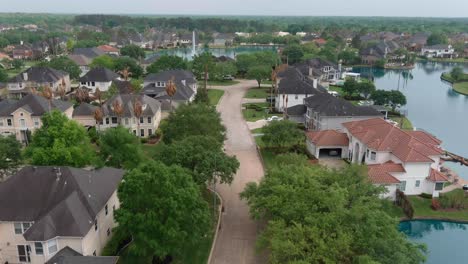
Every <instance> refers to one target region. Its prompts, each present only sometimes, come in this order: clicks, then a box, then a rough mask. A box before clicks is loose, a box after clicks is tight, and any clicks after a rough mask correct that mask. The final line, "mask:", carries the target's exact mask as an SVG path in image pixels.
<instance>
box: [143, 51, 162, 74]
mask: <svg viewBox="0 0 468 264" xmlns="http://www.w3.org/2000/svg"><path fill="white" fill-rule="evenodd" d="M159 58H161V55H159V54H154V55H151V56H150V57H148V58H145V59H144V60H143V61H142V62H141V67H143V69H144V70H145V71H146V68H148V66H150V65H151V64H153V63H155V62H156V61H158V60H159Z"/></svg>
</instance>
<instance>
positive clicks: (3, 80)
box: [0, 67, 8, 82]
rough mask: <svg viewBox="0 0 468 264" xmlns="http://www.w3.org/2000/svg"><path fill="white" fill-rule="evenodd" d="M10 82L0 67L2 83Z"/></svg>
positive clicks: (0, 80)
mask: <svg viewBox="0 0 468 264" xmlns="http://www.w3.org/2000/svg"><path fill="white" fill-rule="evenodd" d="M6 81H8V74H7V73H6V71H5V70H4V69H3V68H1V67H0V82H6Z"/></svg>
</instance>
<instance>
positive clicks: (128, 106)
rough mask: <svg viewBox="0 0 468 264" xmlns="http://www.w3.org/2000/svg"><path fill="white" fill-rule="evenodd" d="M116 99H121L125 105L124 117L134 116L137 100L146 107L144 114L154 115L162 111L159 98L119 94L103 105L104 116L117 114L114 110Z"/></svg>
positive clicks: (123, 105)
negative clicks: (134, 106)
mask: <svg viewBox="0 0 468 264" xmlns="http://www.w3.org/2000/svg"><path fill="white" fill-rule="evenodd" d="M115 100H119V101H120V103H121V104H122V107H123V110H124V112H123V115H122V117H134V116H135V115H134V112H133V105H134V102H135V101H137V100H138V101H140V103H141V104H142V105H143V106H146V107H144V109H143V116H154V115H155V114H156V113H157V112H158V111H161V103H159V102H158V100H156V99H154V98H151V97H149V96H146V95H142V94H117V95H114V96H113V97H112V98H110V99H109V100H107V102H106V103H105V104H104V105H103V106H102V110H103V113H104V116H115V114H114V112H113V111H112V109H113V106H112V104H113V103H114V101H115Z"/></svg>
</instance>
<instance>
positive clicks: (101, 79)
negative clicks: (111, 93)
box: [79, 67, 120, 93]
mask: <svg viewBox="0 0 468 264" xmlns="http://www.w3.org/2000/svg"><path fill="white" fill-rule="evenodd" d="M119 77H120V76H119V75H118V74H117V73H115V72H113V71H111V70H109V69H107V68H104V67H96V68H93V69H91V70H90V71H89V72H87V73H86V74H85V75H83V76H82V77H81V78H80V80H79V81H80V85H81V87H85V88H87V89H90V90H91V92H92V93H94V92H95V91H96V88H99V90H100V91H104V92H105V91H108V90H109V88H110V86H111V85H112V82H113V81H114V80H116V79H118V78H119Z"/></svg>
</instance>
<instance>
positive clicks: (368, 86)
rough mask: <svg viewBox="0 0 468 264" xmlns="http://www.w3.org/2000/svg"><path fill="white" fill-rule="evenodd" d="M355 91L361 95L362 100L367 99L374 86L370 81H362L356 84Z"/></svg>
mask: <svg viewBox="0 0 468 264" xmlns="http://www.w3.org/2000/svg"><path fill="white" fill-rule="evenodd" d="M356 88H357V89H356V90H357V92H358V93H359V94H362V95H363V96H364V98H366V99H367V98H369V95H371V94H372V92H374V91H375V85H374V83H372V82H370V81H362V82H360V83H357V86H356Z"/></svg>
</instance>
